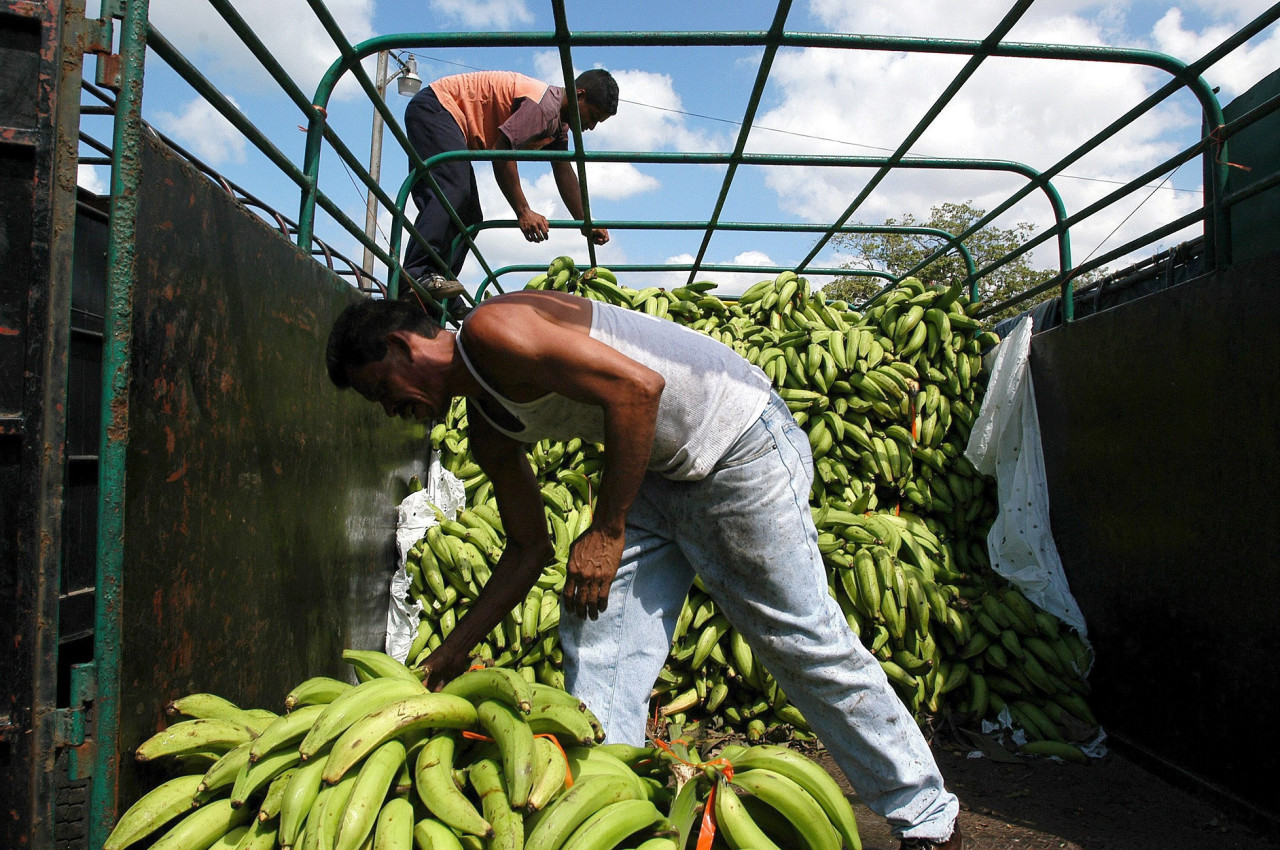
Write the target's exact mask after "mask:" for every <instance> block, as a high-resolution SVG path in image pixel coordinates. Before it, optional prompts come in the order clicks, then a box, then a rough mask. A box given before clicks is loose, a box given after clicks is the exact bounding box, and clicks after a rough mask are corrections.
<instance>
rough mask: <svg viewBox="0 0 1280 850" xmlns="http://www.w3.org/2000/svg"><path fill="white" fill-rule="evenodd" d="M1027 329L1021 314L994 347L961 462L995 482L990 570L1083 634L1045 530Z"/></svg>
mask: <svg viewBox="0 0 1280 850" xmlns="http://www.w3.org/2000/svg"><path fill="white" fill-rule="evenodd" d="M1031 331H1032V321H1031V318H1030V317H1027V318H1025V319H1023V320H1022V321H1021V322H1020V323H1019V324H1018V325H1017V327H1016V328H1014V330H1013V332H1012V333H1010V334H1009V336H1008V337H1006V338H1005V339H1004V340H1002V341H1001V342H1000V344H999V346H997V347H996V350H995V352H994V353H995V362H994V364H993V366H992V368H991V376H990V378H989V380H988V383H987V394H986V398H985V399H984V400H983V403H982V409H981V411H979V413H978V418H977V420H976V421H975V422H974V423H973V430H972V432H971V433H970V434H969V445H968V447H967V448H966V449H965V457H967V458H968V459H969V461H970V462H971V463H973V465H974V466H976V467H977V468H978V470H979V471H980V472H982V473H984V474H986V475H991V476H994V477H995V479H996V487H997V491H998V493H999V506H1000V511H999V514H998V515H997V516H996V520H995V522H994V523H993V524H992V526H991V531H990V533H989V534H988V535H987V552H988V555H989V556H990V558H991V566H992V568H994V569H995V571H996V572H997V573H999V574H1000V575H1002V576H1004V577H1005V578H1007V579H1008V580H1009V581H1010V582H1012V583H1013V584H1015V585H1016V586H1017V587H1018V589H1019V590H1021V591H1022V592H1023V594H1024V595H1025V596H1026V597H1027V598H1028V599H1030V600H1031V601H1032V602H1034V603H1035V604H1036V605H1038V606H1040V607H1041V608H1043V609H1044V610H1046V611H1048V612H1049V613H1051V614H1053V615H1055V616H1057V617H1058V619H1060V620H1062V621H1063V622H1064V623H1067V624H1068V625H1070V626H1074V627H1075V628H1076V630H1077V631H1079V632H1080V634H1081V636H1083V635H1084V634H1085V622H1084V615H1083V614H1081V613H1080V607H1079V605H1077V604H1076V600H1075V597H1073V596H1072V595H1071V589H1070V588H1069V587H1068V586H1067V577H1066V574H1065V573H1064V572H1063V570H1062V560H1061V559H1060V558H1059V556H1058V547H1057V545H1056V544H1055V543H1054V541H1053V531H1052V529H1051V528H1050V525H1049V487H1048V482H1047V480H1046V478H1045V472H1044V453H1043V449H1042V446H1041V442H1040V420H1039V417H1038V416H1037V413H1036V397H1035V393H1034V392H1033V390H1032V386H1031V368H1030V359H1031Z"/></svg>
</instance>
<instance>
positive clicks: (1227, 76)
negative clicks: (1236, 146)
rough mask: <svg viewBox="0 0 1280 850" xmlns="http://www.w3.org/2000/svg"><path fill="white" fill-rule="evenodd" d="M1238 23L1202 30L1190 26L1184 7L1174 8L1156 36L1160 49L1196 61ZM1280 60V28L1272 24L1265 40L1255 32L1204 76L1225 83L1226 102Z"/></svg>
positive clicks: (1157, 27) (1159, 23)
mask: <svg viewBox="0 0 1280 850" xmlns="http://www.w3.org/2000/svg"><path fill="white" fill-rule="evenodd" d="M1236 29H1237V27H1236V26H1235V25H1234V24H1218V25H1215V26H1211V27H1208V28H1207V29H1204V30H1202V31H1200V32H1195V31H1193V30H1189V29H1187V27H1186V26H1185V24H1184V21H1183V14H1182V10H1181V9H1178V8H1173V9H1170V10H1169V11H1167V12H1165V14H1164V16H1163V17H1161V18H1160V20H1159V21H1157V22H1156V25H1155V27H1154V28H1153V29H1152V33H1151V35H1152V38H1153V39H1154V41H1155V45H1156V49H1157V50H1160V51H1161V52H1164V53H1168V54H1170V55H1172V56H1176V57H1178V58H1179V59H1182V60H1183V61H1184V62H1192V61H1194V60H1196V59H1199V58H1200V57H1201V56H1203V55H1204V54H1206V53H1208V52H1209V51H1210V50H1212V49H1214V48H1215V47H1217V46H1218V45H1219V44H1220V43H1222V42H1223V41H1224V40H1225V39H1226V38H1227V37H1229V36H1230V35H1231V34H1232V33H1234V32H1235V31H1236ZM1277 64H1280V28H1276V27H1272V29H1271V31H1270V32H1269V33H1265V34H1264V37H1262V39H1261V40H1258V37H1256V36H1255V38H1254V40H1253V41H1252V42H1251V43H1246V44H1244V45H1242V46H1241V47H1239V48H1237V49H1236V50H1234V51H1232V52H1231V54H1230V55H1228V56H1227V57H1226V58H1224V59H1223V60H1222V61H1220V62H1218V63H1217V64H1215V65H1213V66H1212V67H1210V68H1208V69H1207V70H1206V71H1205V72H1204V77H1205V79H1206V80H1208V81H1209V82H1210V84H1211V85H1217V86H1221V87H1222V92H1221V93H1220V94H1219V98H1220V99H1221V100H1222V101H1223V102H1224V103H1225V102H1228V101H1230V100H1231V99H1232V98H1234V97H1236V96H1237V95H1239V94H1242V93H1243V92H1245V91H1246V90H1248V88H1249V87H1250V86H1252V85H1253V84H1254V83H1256V82H1257V81H1258V80H1260V79H1262V78H1263V77H1265V76H1266V75H1267V74H1269V73H1271V72H1272V71H1274V70H1275V69H1276V66H1277Z"/></svg>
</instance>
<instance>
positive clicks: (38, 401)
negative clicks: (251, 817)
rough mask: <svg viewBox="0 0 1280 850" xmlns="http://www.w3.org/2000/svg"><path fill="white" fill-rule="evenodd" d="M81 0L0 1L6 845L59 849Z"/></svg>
mask: <svg viewBox="0 0 1280 850" xmlns="http://www.w3.org/2000/svg"><path fill="white" fill-rule="evenodd" d="M82 9H83V3H77V2H74V0H67V2H53V0H45V2H16V0H0V641H3V646H4V652H3V653H2V654H0V812H2V813H3V818H0V847H6V848H7V847H54V846H55V844H56V845H57V846H62V842H63V839H64V838H65V836H66V832H65V831H64V829H63V827H64V826H66V825H67V824H66V820H67V815H68V814H69V813H67V812H64V813H62V814H63V815H64V817H63V819H62V822H61V823H57V824H55V817H54V815H55V797H56V796H57V792H58V789H59V787H60V786H62V785H63V784H64V783H63V781H62V780H65V779H66V775H65V773H64V774H63V775H61V776H59V775H57V774H58V768H57V762H56V759H55V750H56V748H57V747H58V746H61V745H72V746H73V745H74V743H75V740H74V739H75V735H74V734H73V733H74V730H75V729H76V728H77V727H78V723H79V721H80V720H81V718H82V715H79V714H77V713H76V712H73V711H70V710H68V709H67V707H66V704H65V703H59V702H58V696H59V695H58V677H57V665H58V653H59V647H58V641H59V622H58V619H59V617H58V615H59V606H58V596H59V571H60V564H59V556H60V555H61V552H62V507H63V480H64V476H65V474H66V453H65V446H64V439H65V434H66V424H67V423H66V409H67V404H66V385H67V376H68V347H69V346H68V341H69V333H70V331H69V322H68V321H67V314H68V313H69V312H70V305H71V249H72V234H73V228H74V224H73V223H74V220H75V166H76V159H75V138H76V127H77V114H76V109H77V102H76V95H75V93H76V92H77V91H78V87H79V77H80V68H81V65H80V52H79V44H78V43H79V40H80V38H81V37H82V33H81V32H80V30H79V29H78V27H77V26H76V24H77V22H78V21H79V18H80V16H81V12H82Z"/></svg>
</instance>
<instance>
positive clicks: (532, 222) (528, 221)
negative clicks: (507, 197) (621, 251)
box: [517, 210, 607, 242]
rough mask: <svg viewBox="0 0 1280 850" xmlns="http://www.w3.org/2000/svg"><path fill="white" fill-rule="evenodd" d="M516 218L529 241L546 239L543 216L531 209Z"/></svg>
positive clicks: (548, 228) (547, 229) (545, 225)
mask: <svg viewBox="0 0 1280 850" xmlns="http://www.w3.org/2000/svg"><path fill="white" fill-rule="evenodd" d="M517 220H518V221H519V222H520V231H521V232H522V233H524V238H525V239H528V240H529V241H530V242H543V241H545V240H546V238H547V234H548V232H550V227H549V226H548V225H547V219H546V217H545V216H543V215H540V214H538V213H536V212H534V211H533V210H525V211H524V212H522V213H520V215H519V218H518V219H517ZM606 238H607V237H606Z"/></svg>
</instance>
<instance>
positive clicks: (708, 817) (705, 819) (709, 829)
mask: <svg viewBox="0 0 1280 850" xmlns="http://www.w3.org/2000/svg"><path fill="white" fill-rule="evenodd" d="M690 781H692V780H690ZM718 784H719V783H716V785H718ZM716 785H712V786H711V790H710V791H708V792H707V807H706V808H705V809H703V810H702V828H701V829H699V830H698V846H697V850H711V845H712V844H714V843H715V840H716V814H715V806H716Z"/></svg>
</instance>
